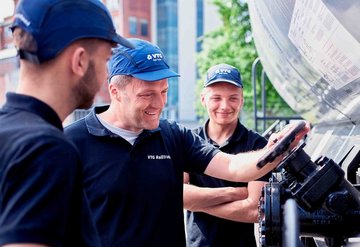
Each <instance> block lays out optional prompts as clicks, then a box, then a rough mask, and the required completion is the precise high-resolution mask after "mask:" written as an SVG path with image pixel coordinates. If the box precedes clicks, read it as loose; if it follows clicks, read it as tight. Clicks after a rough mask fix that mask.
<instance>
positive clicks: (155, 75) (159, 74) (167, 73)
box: [132, 69, 180, 81]
mask: <svg viewBox="0 0 360 247" xmlns="http://www.w3.org/2000/svg"><path fill="white" fill-rule="evenodd" d="M132 76H133V77H135V78H138V79H140V80H143V81H159V80H162V79H166V78H170V77H179V76H180V75H179V74H178V73H176V72H174V71H172V70H171V69H162V70H155V71H149V72H144V73H136V74H132Z"/></svg>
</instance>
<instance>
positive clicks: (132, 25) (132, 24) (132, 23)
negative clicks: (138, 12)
mask: <svg viewBox="0 0 360 247" xmlns="http://www.w3.org/2000/svg"><path fill="white" fill-rule="evenodd" d="M129 33H130V34H131V35H137V19H136V17H134V16H130V17H129Z"/></svg>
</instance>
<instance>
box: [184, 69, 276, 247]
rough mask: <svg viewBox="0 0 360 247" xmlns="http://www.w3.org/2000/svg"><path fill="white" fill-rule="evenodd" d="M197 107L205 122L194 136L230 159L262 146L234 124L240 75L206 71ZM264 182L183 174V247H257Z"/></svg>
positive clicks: (240, 103) (232, 71) (254, 136)
mask: <svg viewBox="0 0 360 247" xmlns="http://www.w3.org/2000/svg"><path fill="white" fill-rule="evenodd" d="M201 103H202V105H203V106H204V107H205V108H206V110H207V113H208V115H209V119H208V120H207V121H206V123H205V125H204V126H201V127H199V128H196V129H194V130H193V131H194V132H195V133H196V134H198V135H200V136H201V137H202V138H204V139H205V140H206V141H207V142H208V143H210V144H212V145H214V146H215V147H217V148H219V149H220V150H221V151H223V152H225V153H229V154H237V153H240V152H247V151H252V150H258V149H261V148H263V147H265V146H266V144H267V140H266V139H265V138H264V137H262V136H260V135H259V134H257V133H255V132H253V131H251V130H248V129H247V128H246V127H245V126H244V125H242V124H241V123H240V121H239V114H240V112H241V110H242V107H243V104H244V97H243V83H242V80H241V76H240V72H239V71H238V70H237V69H236V68H235V67H233V66H231V65H228V64H217V65H214V66H212V67H211V68H210V69H208V71H207V73H206V77H205V80H204V89H203V91H202V93H201ZM268 180H269V176H264V177H262V178H261V179H260V180H258V181H251V182H249V183H244V182H243V183H239V182H231V181H226V180H222V179H217V178H214V177H210V176H206V175H203V174H202V175H198V174H195V173H190V174H188V173H185V174H184V208H185V209H187V210H188V211H187V214H186V231H187V246H189V247H190V246H192V247H195V246H197V247H200V246H212V247H215V246H237V247H256V240H255V237H254V224H253V223H254V222H257V221H258V203H259V198H260V195H261V190H262V187H263V186H264V185H265V181H268Z"/></svg>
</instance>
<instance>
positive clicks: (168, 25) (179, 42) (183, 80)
mask: <svg viewBox="0 0 360 247" xmlns="http://www.w3.org/2000/svg"><path fill="white" fill-rule="evenodd" d="M17 1H18V0H13V2H12V4H13V5H16V3H17ZM103 2H104V4H105V5H106V6H107V7H108V9H109V11H110V13H111V15H112V17H113V20H114V23H115V26H116V29H117V31H118V33H119V34H121V35H123V36H125V37H134V38H140V39H145V40H148V41H150V42H153V43H155V44H157V45H158V46H159V47H160V48H161V49H162V51H163V52H164V54H165V56H166V59H167V62H168V64H169V66H170V67H171V68H172V69H174V70H175V71H177V72H178V73H180V75H181V77H179V78H170V79H169V94H168V102H167V106H166V108H165V109H164V112H163V115H164V117H167V118H169V119H173V120H176V121H178V122H180V123H182V124H185V125H190V126H192V125H194V124H196V123H197V117H196V114H195V97H196V94H195V88H196V81H197V77H198V75H197V69H196V54H197V52H198V51H200V49H201V46H200V41H199V37H201V36H202V35H204V34H205V33H206V32H208V31H211V30H214V29H216V28H217V27H219V26H220V25H221V21H220V18H219V17H218V13H217V9H216V7H215V6H214V5H212V4H210V3H209V1H206V0H194V1H188V0H103ZM3 4H4V3H1V5H3ZM11 20H12V13H10V14H9V16H7V17H5V18H4V19H3V20H0V106H1V105H2V104H3V103H4V102H5V94H6V92H7V91H14V90H15V88H16V84H17V81H18V68H19V61H18V58H17V57H16V51H15V49H14V47H13V44H12V34H11V31H10V29H9V25H10V23H11ZM108 102H109V95H108V92H107V85H106V83H104V86H103V88H102V89H101V91H100V92H99V93H98V95H97V96H96V99H95V103H94V104H95V105H101V104H106V103H108ZM80 115H81V114H80ZM80 115H79V116H75V115H73V117H72V119H71V120H73V119H74V118H77V117H80ZM71 120H70V121H71Z"/></svg>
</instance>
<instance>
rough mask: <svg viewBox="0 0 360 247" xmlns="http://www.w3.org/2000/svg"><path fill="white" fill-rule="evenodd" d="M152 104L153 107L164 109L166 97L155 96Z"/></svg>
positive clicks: (161, 95)
mask: <svg viewBox="0 0 360 247" xmlns="http://www.w3.org/2000/svg"><path fill="white" fill-rule="evenodd" d="M152 103H153V106H154V107H159V108H164V106H165V104H166V95H163V94H156V95H155V97H154V99H153V102H152Z"/></svg>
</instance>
